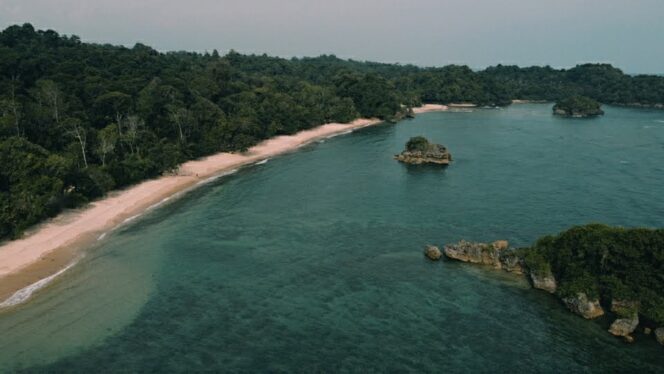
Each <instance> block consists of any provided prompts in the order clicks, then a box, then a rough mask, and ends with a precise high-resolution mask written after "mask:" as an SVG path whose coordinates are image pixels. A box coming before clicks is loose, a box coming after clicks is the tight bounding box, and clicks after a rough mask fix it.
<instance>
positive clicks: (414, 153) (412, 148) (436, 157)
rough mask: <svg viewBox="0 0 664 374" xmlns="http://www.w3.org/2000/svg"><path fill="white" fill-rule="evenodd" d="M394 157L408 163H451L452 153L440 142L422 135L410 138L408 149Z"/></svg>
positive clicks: (407, 144)
mask: <svg viewBox="0 0 664 374" xmlns="http://www.w3.org/2000/svg"><path fill="white" fill-rule="evenodd" d="M394 159H395V160H397V161H400V162H404V163H407V164H414V165H419V164H436V165H443V166H445V165H449V163H450V162H451V161H452V155H451V154H450V153H449V152H448V151H447V148H445V147H444V146H442V145H440V144H434V143H430V142H429V140H427V139H426V138H424V137H422V136H416V137H414V138H410V140H409V141H408V143H406V149H405V150H404V151H403V152H401V153H399V154H398V155H395V156H394Z"/></svg>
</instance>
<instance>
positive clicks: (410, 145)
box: [406, 136, 429, 152]
mask: <svg viewBox="0 0 664 374" xmlns="http://www.w3.org/2000/svg"><path fill="white" fill-rule="evenodd" d="M428 147H429V141H428V140H427V138H425V137H423V136H415V137H412V138H410V140H408V142H407V143H406V150H407V151H409V152H416V151H419V152H424V151H426V150H427V148H428Z"/></svg>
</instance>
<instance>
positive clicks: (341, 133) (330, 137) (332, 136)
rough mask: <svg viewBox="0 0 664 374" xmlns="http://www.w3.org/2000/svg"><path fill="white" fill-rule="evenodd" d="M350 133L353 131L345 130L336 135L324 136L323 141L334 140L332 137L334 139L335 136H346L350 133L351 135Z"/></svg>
mask: <svg viewBox="0 0 664 374" xmlns="http://www.w3.org/2000/svg"><path fill="white" fill-rule="evenodd" d="M352 132H353V130H346V131H342V132H338V133H336V134H332V135H328V136H326V137H325V139H332V138H334V137H336V136H341V135H348V134H350V133H352Z"/></svg>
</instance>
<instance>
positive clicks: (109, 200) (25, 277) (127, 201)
mask: <svg viewBox="0 0 664 374" xmlns="http://www.w3.org/2000/svg"><path fill="white" fill-rule="evenodd" d="M380 122H381V121H380V120H377V119H358V120H355V121H353V122H351V123H349V124H339V123H331V124H325V125H321V126H318V127H316V128H313V129H309V130H304V131H301V132H299V133H297V134H294V135H289V136H279V137H275V138H272V139H268V140H266V141H263V142H262V143H260V144H258V145H256V146H254V147H252V148H250V149H249V150H248V151H247V152H245V153H242V154H239V153H219V154H215V155H212V156H209V157H206V158H203V159H200V160H194V161H189V162H186V163H184V164H182V165H180V167H179V169H178V171H177V172H176V173H175V174H174V175H165V176H162V177H159V178H157V179H152V180H147V181H144V182H141V183H139V184H137V185H135V186H132V187H129V188H127V189H124V190H121V191H116V192H113V193H111V194H109V196H107V197H105V198H103V199H101V200H97V201H95V202H93V203H91V204H90V205H88V206H87V207H84V208H81V209H78V210H74V211H69V212H65V213H63V214H61V215H59V216H57V217H56V218H54V219H52V220H50V221H48V222H46V223H44V224H42V225H40V226H37V227H36V228H34V229H33V230H31V231H32V232H31V233H28V234H26V236H25V237H23V238H21V239H18V240H14V241H9V242H5V243H3V244H2V245H1V246H0V308H1V307H2V306H3V302H5V301H7V300H8V298H10V297H11V299H12V300H13V299H16V298H18V297H19V296H21V295H17V294H16V293H17V291H19V290H21V289H24V288H26V287H28V286H30V285H35V284H36V282H38V281H39V280H41V279H44V278H47V277H49V276H51V275H53V274H56V273H57V272H58V271H59V270H62V269H63V268H65V267H67V266H68V265H69V264H71V263H72V262H73V261H75V259H76V257H77V256H78V255H79V254H80V253H81V251H80V249H81V248H85V247H89V246H91V245H92V244H94V243H95V242H96V241H97V240H98V239H99V238H100V237H101V236H102V235H105V233H106V232H108V231H110V230H112V229H114V228H115V227H117V226H118V225H120V224H122V223H123V222H125V221H127V220H131V219H132V217H135V216H137V215H140V214H141V213H143V212H145V211H146V210H147V209H149V208H150V207H152V206H154V205H155V204H159V203H160V202H162V201H164V199H168V198H170V197H171V196H173V195H175V194H176V193H178V192H182V191H185V190H187V189H189V188H192V187H195V186H196V185H197V184H199V183H201V182H202V181H205V180H206V179H208V178H211V177H214V176H217V175H220V174H224V173H227V172H229V171H232V170H233V169H236V168H238V167H241V166H244V165H249V164H252V163H256V162H259V161H261V160H264V159H267V158H270V157H273V156H276V155H279V154H282V153H286V152H289V151H293V150H296V149H297V148H299V147H301V146H302V145H305V144H307V143H311V142H313V141H316V140H318V139H321V138H325V137H329V136H332V135H336V134H341V133H344V132H347V131H352V130H355V129H359V128H362V127H366V126H371V125H375V124H377V123H380ZM24 291H25V290H24ZM28 296H29V295H28ZM9 304H11V303H9ZM4 306H8V304H5V305H4Z"/></svg>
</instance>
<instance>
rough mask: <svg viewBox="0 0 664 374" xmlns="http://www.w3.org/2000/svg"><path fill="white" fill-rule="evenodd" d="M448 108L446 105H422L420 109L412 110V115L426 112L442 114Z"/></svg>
mask: <svg viewBox="0 0 664 374" xmlns="http://www.w3.org/2000/svg"><path fill="white" fill-rule="evenodd" d="M448 109H449V107H448V106H447V105H442V104H424V105H422V106H420V107H417V108H413V113H415V114H421V113H428V112H444V111H446V110H448Z"/></svg>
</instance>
